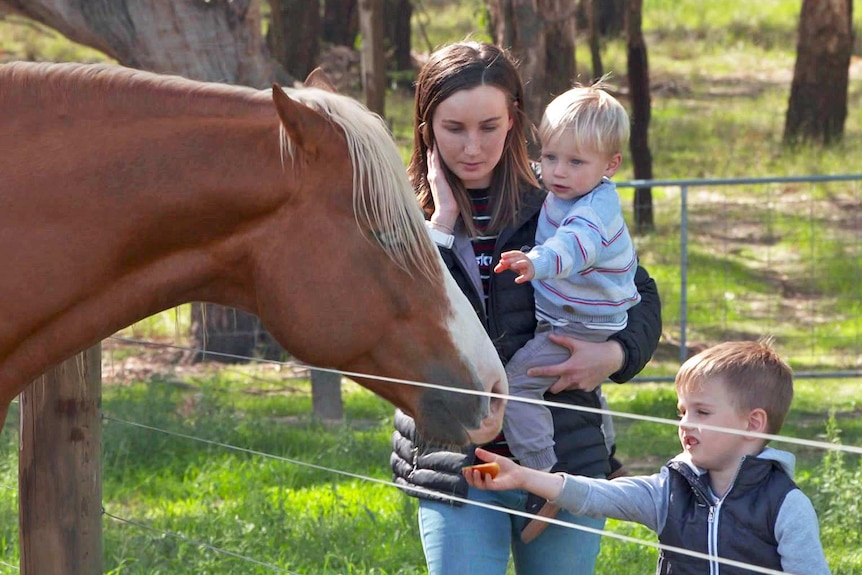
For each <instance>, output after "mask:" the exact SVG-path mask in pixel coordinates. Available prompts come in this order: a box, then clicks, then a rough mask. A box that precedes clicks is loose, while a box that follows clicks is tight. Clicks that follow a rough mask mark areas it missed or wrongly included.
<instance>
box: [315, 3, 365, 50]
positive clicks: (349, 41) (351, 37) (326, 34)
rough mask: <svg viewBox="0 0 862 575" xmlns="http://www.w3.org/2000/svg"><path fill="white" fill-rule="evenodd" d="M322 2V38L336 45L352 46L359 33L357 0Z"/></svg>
mask: <svg viewBox="0 0 862 575" xmlns="http://www.w3.org/2000/svg"><path fill="white" fill-rule="evenodd" d="M324 4H325V7H324V10H323V39H324V40H325V41H326V42H329V43H330V44H335V45H336V46H349V47H351V48H353V47H354V44H355V43H356V35H357V34H358V33H359V6H358V4H357V0H338V1H333V0H328V1H326V2H324Z"/></svg>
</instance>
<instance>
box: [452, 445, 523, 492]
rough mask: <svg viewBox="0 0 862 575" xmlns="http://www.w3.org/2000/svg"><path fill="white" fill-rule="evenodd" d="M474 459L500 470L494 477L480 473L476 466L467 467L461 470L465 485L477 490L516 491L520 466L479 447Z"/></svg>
mask: <svg viewBox="0 0 862 575" xmlns="http://www.w3.org/2000/svg"><path fill="white" fill-rule="evenodd" d="M476 457H478V458H479V460H480V461H486V462H489V463H492V462H493V463H496V464H497V465H499V466H500V470H499V471H498V472H497V474H496V476H492V475H491V474H490V473H482V471H480V470H479V469H476V467H477V466H468V467H465V468H463V469H462V470H461V472H462V473H463V474H464V478H465V479H466V480H467V483H469V484H470V485H472V486H473V487H478V488H479V489H489V490H491V491H503V490H505V489H516V488H518V487H519V485H518V472H519V471H520V469H521V466H520V465H518V464H517V463H515V462H514V461H512V460H511V459H509V458H508V457H503V456H502V455H495V454H494V453H491V452H490V451H486V450H484V449H482V448H481V447H477V448H476Z"/></svg>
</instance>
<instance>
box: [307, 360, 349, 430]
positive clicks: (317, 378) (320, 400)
mask: <svg viewBox="0 0 862 575" xmlns="http://www.w3.org/2000/svg"><path fill="white" fill-rule="evenodd" d="M311 408H312V412H313V413H314V417H316V418H317V419H323V420H325V421H341V420H343V419H344V403H343V402H342V399H341V374H340V373H336V372H332V371H321V370H319V369H312V370H311Z"/></svg>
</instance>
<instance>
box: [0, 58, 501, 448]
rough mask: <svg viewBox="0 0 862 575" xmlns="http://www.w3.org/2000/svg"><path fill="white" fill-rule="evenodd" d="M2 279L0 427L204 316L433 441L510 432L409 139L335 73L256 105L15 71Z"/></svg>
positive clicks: (80, 70) (4, 103) (148, 79)
mask: <svg viewBox="0 0 862 575" xmlns="http://www.w3.org/2000/svg"><path fill="white" fill-rule="evenodd" d="M0 265H2V270H0V427H2V424H3V422H4V421H5V417H6V413H7V410H8V407H9V404H10V402H11V401H12V400H13V399H14V397H15V396H16V395H18V394H19V393H20V392H21V391H22V390H23V389H24V388H25V387H26V386H27V385H28V384H29V383H30V382H31V381H33V379H34V378H36V377H38V376H39V375H40V374H41V373H43V372H45V371H46V370H47V369H49V368H50V367H51V366H53V365H56V364H57V363H59V362H61V361H63V360H65V359H66V358H68V357H71V356H73V355H74V354H76V353H78V352H80V351H81V350H84V349H86V348H88V347H90V346H91V345H93V344H95V343H98V342H99V341H101V340H102V339H104V338H106V337H109V336H111V335H112V334H114V333H116V332H117V331H118V330H120V329H123V328H124V327H126V326H128V325H131V324H132V323H134V322H136V321H139V320H140V319H143V318H145V317H148V316H151V315H153V314H156V313H158V312H160V311H162V310H166V309H171V308H173V307H176V306H178V305H180V304H183V303H186V302H210V303H215V304H220V305H224V306H228V307H233V308H236V309H240V310H244V311H247V312H249V313H252V314H255V315H257V316H258V317H259V318H260V319H261V322H262V323H263V325H264V327H265V328H266V329H267V330H268V331H269V332H270V333H271V334H272V335H273V337H274V338H275V339H276V340H277V341H278V342H279V344H280V345H281V346H282V347H284V349H285V350H286V351H288V352H289V353H290V354H291V355H292V356H294V357H295V358H297V359H299V360H301V361H303V362H305V363H307V364H310V365H312V366H317V367H323V368H332V369H336V370H340V371H344V372H348V373H349V374H351V378H352V379H354V380H356V381H357V383H359V384H360V385H362V386H364V387H366V388H367V389H369V390H370V391H372V392H374V393H375V394H377V395H379V396H380V397H382V398H384V399H385V400H387V401H389V402H390V403H391V404H393V405H394V406H396V407H398V408H401V409H402V410H404V411H405V412H406V413H408V414H410V415H412V416H413V417H414V418H415V419H416V422H417V429H418V431H419V433H421V434H422V435H423V436H424V437H426V438H427V439H428V440H429V441H434V442H440V443H445V444H456V445H465V444H467V443H483V442H486V441H489V440H490V439H492V438H493V437H494V436H495V435H496V434H497V432H498V431H499V429H500V427H501V423H502V415H503V409H504V406H505V399H504V397H500V396H503V395H504V394H505V393H506V392H507V382H506V375H505V371H504V369H503V366H502V364H501V362H500V359H499V356H498V354H497V352H496V350H495V348H494V345H493V343H492V342H491V341H490V339H489V338H488V335H487V333H486V331H485V329H484V328H483V326H482V324H481V322H480V320H479V318H478V316H477V314H476V313H475V310H474V309H473V308H472V306H471V305H470V303H469V302H468V300H467V298H466V297H465V296H464V295H463V293H462V292H461V291H460V289H459V288H458V287H457V285H456V284H455V282H454V280H453V279H452V277H451V275H450V274H449V273H448V271H447V270H446V269H445V267H444V266H443V261H442V258H441V256H440V253H439V251H438V249H437V247H436V246H435V244H434V243H433V242H432V241H431V239H430V237H429V235H428V231H427V228H426V226H425V222H424V218H423V214H422V212H421V209H420V208H419V206H418V204H417V202H416V200H415V196H414V194H413V191H412V189H411V186H410V183H409V181H408V179H407V174H406V170H405V168H404V165H403V163H402V160H401V157H400V155H399V153H398V149H397V147H396V145H395V142H394V139H393V137H392V134H391V132H390V131H389V129H388V127H387V126H386V124H385V122H384V121H383V119H382V118H381V117H380V116H378V115H376V114H374V113H372V112H371V111H369V110H368V109H367V108H366V107H365V106H364V105H362V104H361V103H360V102H358V101H356V100H355V99H353V98H350V97H348V96H346V95H343V94H338V93H336V92H335V90H334V89H332V87H331V85H329V84H328V83H327V80H326V78H325V75H323V74H321V73H319V72H314V73H312V74H311V75H310V76H309V77H308V79H307V80H306V82H305V84H304V85H302V86H295V87H289V88H288V87H284V88H283V87H281V86H278V85H276V84H274V85H273V86H272V89H271V90H269V89H266V90H258V89H254V88H250V87H242V86H232V85H226V84H219V83H206V82H197V81H193V80H189V79H186V78H183V77H180V76H168V75H160V74H154V73H149V72H144V71H140V70H134V69H129V68H124V67H122V66H114V65H109V64H78V63H66V64H46V63H29V62H13V63H9V64H3V65H0ZM391 380H402V381H396V382H393V381H391ZM411 382H420V384H419V385H416V384H415V383H414V384H412V385H411V384H410V383H411ZM422 384H424V385H422ZM459 390H460V391H459ZM488 392H490V393H488Z"/></svg>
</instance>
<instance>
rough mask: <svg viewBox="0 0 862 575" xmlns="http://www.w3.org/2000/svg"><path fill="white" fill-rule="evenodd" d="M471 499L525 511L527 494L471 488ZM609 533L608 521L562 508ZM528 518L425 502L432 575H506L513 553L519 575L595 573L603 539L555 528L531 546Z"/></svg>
mask: <svg viewBox="0 0 862 575" xmlns="http://www.w3.org/2000/svg"><path fill="white" fill-rule="evenodd" d="M468 499H470V500H471V501H481V502H484V503H487V504H490V505H495V506H498V507H504V508H508V509H516V510H519V511H524V508H525V505H526V502H527V493H526V492H525V491H522V490H511V491H484V490H481V489H474V488H472V487H471V488H470V491H469V494H468ZM556 518H557V519H559V520H561V521H568V522H570V523H576V524H579V525H585V526H588V527H592V528H594V529H603V528H604V525H605V520H604V519H594V518H591V517H582V516H577V515H573V514H571V513H569V512H568V511H566V510H561V511H560V513H559V514H558V515H557V517H556ZM525 522H526V518H524V517H521V516H520V515H509V514H508V513H504V512H502V511H495V510H491V509H487V508H485V507H479V506H476V505H467V504H465V505H462V506H461V507H453V506H450V505H448V504H446V503H438V502H434V501H427V500H424V499H421V500H420V501H419V531H420V534H421V537H422V548H423V549H424V550H425V561H426V563H427V564H428V574H429V575H461V574H465V575H466V574H468V573H469V574H470V575H505V573H506V567H507V565H508V563H509V554H510V552H511V554H512V556H513V558H514V561H515V573H517V574H518V575H548V574H553V575H592V574H593V572H594V570H595V566H596V557H597V556H598V554H599V546H600V544H601V536H600V535H596V534H593V533H587V532H586V531H581V530H579V529H571V528H568V527H562V526H559V525H549V526H548V528H547V529H545V531H544V532H543V533H542V534H541V535H539V537H537V538H536V539H535V540H533V541H532V542H530V543H526V544H525V543H522V542H521V538H520V533H521V527H523V525H524V523H525Z"/></svg>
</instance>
